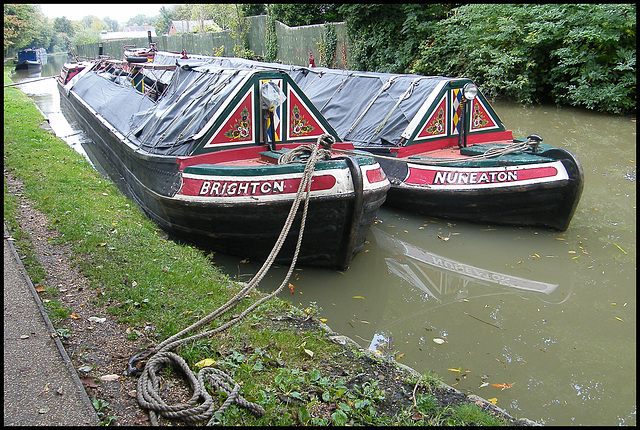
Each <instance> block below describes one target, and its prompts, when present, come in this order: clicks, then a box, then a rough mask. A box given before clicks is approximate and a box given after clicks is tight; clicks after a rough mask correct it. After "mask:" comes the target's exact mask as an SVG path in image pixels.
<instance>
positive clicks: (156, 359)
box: [129, 134, 333, 425]
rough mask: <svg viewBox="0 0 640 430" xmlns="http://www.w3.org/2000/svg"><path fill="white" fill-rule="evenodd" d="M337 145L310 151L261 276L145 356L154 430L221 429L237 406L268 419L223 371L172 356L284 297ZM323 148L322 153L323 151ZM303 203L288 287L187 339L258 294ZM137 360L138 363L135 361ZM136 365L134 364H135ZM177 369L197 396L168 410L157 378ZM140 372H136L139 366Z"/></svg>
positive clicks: (141, 385) (142, 389)
mask: <svg viewBox="0 0 640 430" xmlns="http://www.w3.org/2000/svg"><path fill="white" fill-rule="evenodd" d="M332 144H333V138H332V137H331V136H329V135H327V134H324V135H322V136H320V137H319V138H318V142H317V144H316V145H309V146H311V147H312V148H309V149H310V154H309V158H308V159H307V161H306V166H305V169H304V172H303V175H302V180H301V182H300V186H299V187H298V192H297V194H296V198H295V200H294V202H293V204H292V205H291V209H290V211H289V215H288V216H287V219H286V221H285V224H284V227H283V228H282V231H281V233H280V236H279V237H278V240H277V241H276V244H275V246H274V247H273V249H272V250H271V253H270V254H269V256H268V257H267V259H266V261H265V262H264V264H263V265H262V267H261V268H260V270H258V272H257V273H256V274H255V275H254V277H253V278H252V279H251V280H250V281H249V282H248V283H247V284H246V286H245V287H244V288H242V290H241V291H240V292H239V293H237V294H236V295H235V296H234V297H233V298H231V299H230V300H229V301H227V303H225V304H224V305H222V306H220V307H219V308H218V309H216V310H215V311H213V312H211V313H210V314H209V315H207V316H206V317H205V318H203V319H201V320H199V321H197V322H195V323H194V324H192V325H191V326H189V327H187V328H186V329H184V330H182V331H180V332H179V333H176V334H174V335H173V336H171V337H169V338H168V339H166V340H165V341H164V342H162V343H160V344H159V345H157V346H156V347H155V348H154V349H153V350H151V351H150V352H149V353H148V354H145V355H144V356H149V355H150V354H154V355H153V356H152V357H151V358H150V359H149V361H148V362H147V363H146V365H145V366H144V369H142V370H141V372H142V374H141V375H140V379H139V380H138V390H137V400H138V404H139V405H140V406H141V407H142V408H144V409H147V410H148V411H149V418H150V420H151V424H152V425H158V417H157V416H158V414H159V415H161V416H163V417H166V418H172V419H181V420H183V421H186V422H188V423H197V422H200V421H205V420H209V421H208V422H207V425H214V424H217V421H216V415H217V414H221V413H223V412H224V411H225V410H226V408H227V407H229V406H230V405H231V404H236V405H238V406H240V407H244V408H247V409H248V410H249V411H250V412H251V413H253V414H254V415H255V416H258V417H259V416H263V415H264V414H265V410H264V409H263V408H262V407H261V406H260V405H258V404H255V403H252V402H249V401H247V400H246V399H244V398H243V397H242V396H241V395H240V394H239V391H240V386H239V384H238V383H236V382H235V381H234V380H233V379H232V378H231V377H230V376H228V375H227V374H225V373H224V372H222V371H221V370H219V369H215V368H212V367H205V368H203V369H201V370H200V371H199V372H198V374H197V375H196V374H194V372H193V371H192V370H191V369H190V368H189V366H188V365H187V363H186V362H185V360H184V359H183V358H182V357H180V356H179V355H177V354H175V353H173V352H170V350H172V349H174V348H176V347H177V346H179V345H181V344H183V343H185V342H188V341H194V340H197V339H200V338H203V337H206V336H210V335H213V334H216V333H219V332H221V331H223V330H225V329H227V328H229V327H231V326H232V325H235V324H237V323H239V322H240V321H241V320H242V319H243V318H244V317H245V316H246V315H247V314H249V313H250V312H251V311H253V310H254V309H255V308H256V307H257V306H259V305H260V304H262V303H264V302H265V301H267V300H269V299H271V298H272V297H274V296H276V295H277V294H279V293H280V292H281V291H282V290H283V288H284V287H285V286H286V285H288V283H289V279H290V278H291V275H292V273H293V270H294V268H295V264H296V261H297V259H298V253H299V251H300V246H301V244H302V236H303V232H304V227H305V222H306V218H307V211H308V207H309V196H310V193H311V179H312V177H313V171H314V169H315V165H316V163H317V162H318V161H319V160H320V159H321V158H323V157H324V156H326V153H324V152H323V150H328V149H330V148H331V145H332ZM320 146H322V147H323V148H322V149H321V148H320ZM302 200H304V202H305V203H304V209H303V214H302V220H301V224H300V233H299V235H298V241H297V243H296V249H295V252H294V255H293V258H292V261H291V265H290V266H289V271H288V272H287V274H286V276H285V279H284V281H283V282H282V284H280V286H279V287H278V288H277V289H276V290H275V291H273V292H272V293H271V294H269V295H267V296H265V297H263V298H261V299H259V300H257V301H256V302H255V303H253V304H252V305H251V306H249V307H248V308H247V309H245V310H244V311H243V312H242V313H240V314H239V315H237V316H234V317H233V318H232V319H231V320H230V321H228V322H227V323H225V324H222V325H221V326H219V327H217V328H215V329H213V330H209V331H205V332H202V333H198V334H195V335H193V336H190V337H187V338H182V336H184V335H185V334H186V333H188V332H190V331H192V330H195V329H196V328H198V327H201V326H203V325H204V324H207V323H208V322H210V321H211V320H213V319H215V318H217V317H219V316H221V315H223V314H224V313H225V312H227V311H228V310H230V309H231V308H233V307H234V306H235V305H237V304H238V303H239V302H240V300H241V299H242V298H244V297H245V296H246V295H247V293H249V292H250V291H251V290H253V289H254V288H255V287H256V286H257V285H258V284H259V282H260V281H261V280H262V278H263V277H264V276H265V275H266V273H267V271H268V270H269V268H270V267H271V266H272V265H273V263H274V261H275V259H276V256H277V255H278V253H279V252H280V249H281V248H282V245H283V244H284V242H285V240H286V238H287V235H288V233H289V229H290V228H291V225H292V224H293V221H294V218H295V215H296V213H297V212H298V207H299V206H300V203H301V201H302ZM134 358H135V357H134ZM132 360H133V359H132ZM171 363H174V364H177V365H178V366H179V367H180V369H181V370H182V372H183V373H184V375H185V376H186V377H187V379H188V381H189V385H190V387H191V389H192V390H193V395H192V397H191V398H190V399H189V401H187V402H186V403H182V404H179V405H174V406H171V405H168V404H166V403H165V402H164V400H163V399H162V398H161V397H160V395H159V393H158V390H159V388H160V380H159V378H158V376H157V375H158V372H159V371H160V370H161V369H162V368H163V367H165V366H167V365H169V364H171ZM129 369H130V372H131V369H132V365H131V360H130V363H129ZM133 369H134V370H135V369H136V367H135V366H134V367H133ZM205 382H208V383H209V384H210V385H211V386H212V387H213V390H214V391H215V390H218V391H222V392H224V393H225V394H226V395H227V399H226V400H225V402H224V403H223V404H222V405H221V406H220V407H219V408H217V409H216V406H215V402H214V401H213V398H212V397H211V395H210V394H209V393H208V392H207V389H206V388H205V385H204V384H205Z"/></svg>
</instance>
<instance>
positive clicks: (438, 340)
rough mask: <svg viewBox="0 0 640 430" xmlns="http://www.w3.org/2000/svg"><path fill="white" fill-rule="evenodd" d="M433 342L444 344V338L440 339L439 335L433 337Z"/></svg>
mask: <svg viewBox="0 0 640 430" xmlns="http://www.w3.org/2000/svg"><path fill="white" fill-rule="evenodd" d="M433 343H437V344H438V345H442V344H443V343H444V339H440V338H439V337H434V338H433Z"/></svg>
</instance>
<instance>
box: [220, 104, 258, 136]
mask: <svg viewBox="0 0 640 430" xmlns="http://www.w3.org/2000/svg"><path fill="white" fill-rule="evenodd" d="M250 134H251V126H250V125H249V110H248V109H247V108H246V107H245V108H243V109H242V113H241V114H240V121H238V120H237V119H236V123H235V125H234V126H232V127H231V129H230V130H228V131H227V132H226V133H225V134H224V135H225V136H226V137H228V138H230V139H247V138H248V137H249V136H250Z"/></svg>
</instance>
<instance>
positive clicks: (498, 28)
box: [411, 4, 636, 113]
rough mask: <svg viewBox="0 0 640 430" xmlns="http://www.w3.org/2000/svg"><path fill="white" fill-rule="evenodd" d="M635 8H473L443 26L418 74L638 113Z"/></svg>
mask: <svg viewBox="0 0 640 430" xmlns="http://www.w3.org/2000/svg"><path fill="white" fill-rule="evenodd" d="M635 25H636V14H635V5H620V4H604V5H593V4H588V5H587V4H583V5H573V4H559V5H551V4H542V5H524V4H512V5H508V4H469V5H464V6H460V7H458V8H456V9H455V10H454V13H453V14H451V16H450V17H449V18H447V19H445V20H442V21H439V22H438V24H437V26H436V27H437V28H436V30H435V31H434V32H433V33H432V36H431V37H430V38H427V39H425V40H424V41H423V42H422V43H421V45H420V52H419V55H418V59H417V60H416V61H415V62H414V64H413V66H412V69H411V71H412V72H414V73H418V74H424V75H430V74H433V75H449V76H464V77H468V78H471V79H473V80H474V81H476V82H477V83H478V84H479V85H480V86H481V88H482V90H483V92H484V93H485V94H486V95H488V96H490V97H498V96H501V97H506V98H509V99H511V100H515V101H518V102H522V103H532V102H555V103H562V104H569V105H571V106H582V107H586V108H589V109H597V110H601V111H605V112H615V113H618V112H627V111H630V110H635V100H636V96H635V85H636V84H635Z"/></svg>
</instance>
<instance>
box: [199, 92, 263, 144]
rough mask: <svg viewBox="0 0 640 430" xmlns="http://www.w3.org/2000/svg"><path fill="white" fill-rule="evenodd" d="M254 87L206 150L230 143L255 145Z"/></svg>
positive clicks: (215, 134)
mask: <svg viewBox="0 0 640 430" xmlns="http://www.w3.org/2000/svg"><path fill="white" fill-rule="evenodd" d="M253 106H254V91H253V86H252V87H251V89H250V90H249V91H248V92H247V93H246V94H245V96H244V97H242V99H241V101H240V102H239V103H238V104H237V105H236V106H235V108H233V109H232V110H231V113H230V114H229V116H227V118H225V120H224V122H223V124H222V126H220V127H219V128H218V129H217V130H216V132H215V133H214V134H213V137H212V138H211V140H209V142H207V144H206V145H205V146H204V147H205V148H207V147H210V146H214V145H220V144H229V143H255V124H256V121H255V118H254V114H253Z"/></svg>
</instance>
